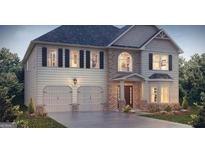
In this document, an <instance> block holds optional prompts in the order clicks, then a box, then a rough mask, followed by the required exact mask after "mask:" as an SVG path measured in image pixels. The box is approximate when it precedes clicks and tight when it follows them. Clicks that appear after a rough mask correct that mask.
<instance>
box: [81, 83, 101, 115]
mask: <svg viewBox="0 0 205 154" xmlns="http://www.w3.org/2000/svg"><path fill="white" fill-rule="evenodd" d="M103 93H104V92H103V89H102V88H101V87H93V86H82V87H79V88H78V98H77V99H78V104H79V111H101V110H103V108H102V107H103V106H102V103H103Z"/></svg>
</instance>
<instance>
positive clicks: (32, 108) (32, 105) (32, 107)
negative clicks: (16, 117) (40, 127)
mask: <svg viewBox="0 0 205 154" xmlns="http://www.w3.org/2000/svg"><path fill="white" fill-rule="evenodd" d="M34 112H35V105H34V102H33V99H32V98H31V99H30V103H29V105H28V113H29V114H33V113H34Z"/></svg>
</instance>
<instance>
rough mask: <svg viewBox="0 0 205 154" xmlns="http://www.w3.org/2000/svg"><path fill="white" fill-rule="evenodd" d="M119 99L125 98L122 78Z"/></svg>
mask: <svg viewBox="0 0 205 154" xmlns="http://www.w3.org/2000/svg"><path fill="white" fill-rule="evenodd" d="M120 100H121V101H124V100H125V82H124V81H123V80H122V81H120Z"/></svg>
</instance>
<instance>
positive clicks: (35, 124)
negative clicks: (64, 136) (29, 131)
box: [19, 114, 65, 128]
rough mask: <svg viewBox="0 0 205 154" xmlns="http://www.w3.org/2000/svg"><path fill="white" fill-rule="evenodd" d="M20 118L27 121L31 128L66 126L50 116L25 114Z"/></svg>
mask: <svg viewBox="0 0 205 154" xmlns="http://www.w3.org/2000/svg"><path fill="white" fill-rule="evenodd" d="M19 119H20V120H25V121H27V122H28V126H29V128H65V126H63V125H61V124H60V123H58V122H57V121H55V120H53V119H51V118H49V117H29V116H27V115H26V114H23V115H22V116H20V117H19Z"/></svg>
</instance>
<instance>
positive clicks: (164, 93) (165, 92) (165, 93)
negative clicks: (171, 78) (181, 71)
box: [161, 86, 169, 103]
mask: <svg viewBox="0 0 205 154" xmlns="http://www.w3.org/2000/svg"><path fill="white" fill-rule="evenodd" d="M161 103H169V87H168V86H162V87H161Z"/></svg>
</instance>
